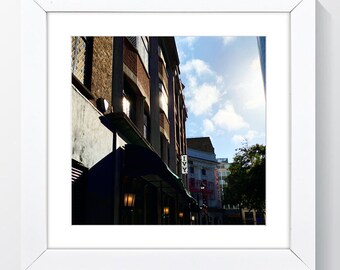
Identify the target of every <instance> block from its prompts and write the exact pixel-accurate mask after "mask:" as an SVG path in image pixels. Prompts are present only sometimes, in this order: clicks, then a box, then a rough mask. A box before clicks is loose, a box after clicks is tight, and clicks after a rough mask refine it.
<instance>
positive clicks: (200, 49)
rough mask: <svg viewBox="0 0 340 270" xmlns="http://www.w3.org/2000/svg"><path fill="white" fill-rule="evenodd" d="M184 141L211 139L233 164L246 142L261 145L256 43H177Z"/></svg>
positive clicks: (261, 91)
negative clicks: (184, 117)
mask: <svg viewBox="0 0 340 270" xmlns="http://www.w3.org/2000/svg"><path fill="white" fill-rule="evenodd" d="M176 45H177V49H178V54H179V58H180V71H181V79H182V82H183V84H184V85H185V89H184V95H185V102H186V106H187V108H188V119H187V122H186V129H187V134H186V135H187V138H191V137H202V136H209V137H210V138H211V141H212V143H213V146H214V148H215V154H216V157H225V158H228V159H229V160H230V161H232V158H233V156H234V154H235V149H236V148H238V147H240V146H241V145H242V142H243V141H244V139H247V140H248V144H249V145H253V144H256V143H260V144H265V95H264V88H263V81H262V75H261V66H260V61H259V53H258V47H257V40H256V37H176Z"/></svg>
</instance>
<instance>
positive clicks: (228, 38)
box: [222, 37, 236, 45]
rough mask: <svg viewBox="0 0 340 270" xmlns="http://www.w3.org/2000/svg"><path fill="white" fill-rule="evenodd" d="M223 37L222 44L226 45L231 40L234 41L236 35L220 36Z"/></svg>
mask: <svg viewBox="0 0 340 270" xmlns="http://www.w3.org/2000/svg"><path fill="white" fill-rule="evenodd" d="M222 38H223V44H224V45H228V44H230V43H231V42H233V41H235V39H236V37H222Z"/></svg>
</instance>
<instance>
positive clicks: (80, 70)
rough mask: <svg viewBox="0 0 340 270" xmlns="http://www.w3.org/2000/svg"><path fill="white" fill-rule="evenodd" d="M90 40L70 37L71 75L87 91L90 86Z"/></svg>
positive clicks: (88, 38)
mask: <svg viewBox="0 0 340 270" xmlns="http://www.w3.org/2000/svg"><path fill="white" fill-rule="evenodd" d="M91 58H92V38H90V37H72V74H73V75H74V76H75V77H76V78H77V79H78V80H79V81H80V82H81V83H82V84H83V85H84V86H86V87H87V88H88V89H89V88H90V85H91V62H92V60H91Z"/></svg>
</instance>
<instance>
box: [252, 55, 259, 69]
mask: <svg viewBox="0 0 340 270" xmlns="http://www.w3.org/2000/svg"><path fill="white" fill-rule="evenodd" d="M250 67H251V69H253V70H255V71H260V67H261V65H260V59H259V57H256V58H254V59H253V60H252V61H251V63H250Z"/></svg>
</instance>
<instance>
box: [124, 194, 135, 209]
mask: <svg viewBox="0 0 340 270" xmlns="http://www.w3.org/2000/svg"><path fill="white" fill-rule="evenodd" d="M135 199H136V194H134V193H124V206H125V207H134V206H135Z"/></svg>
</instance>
